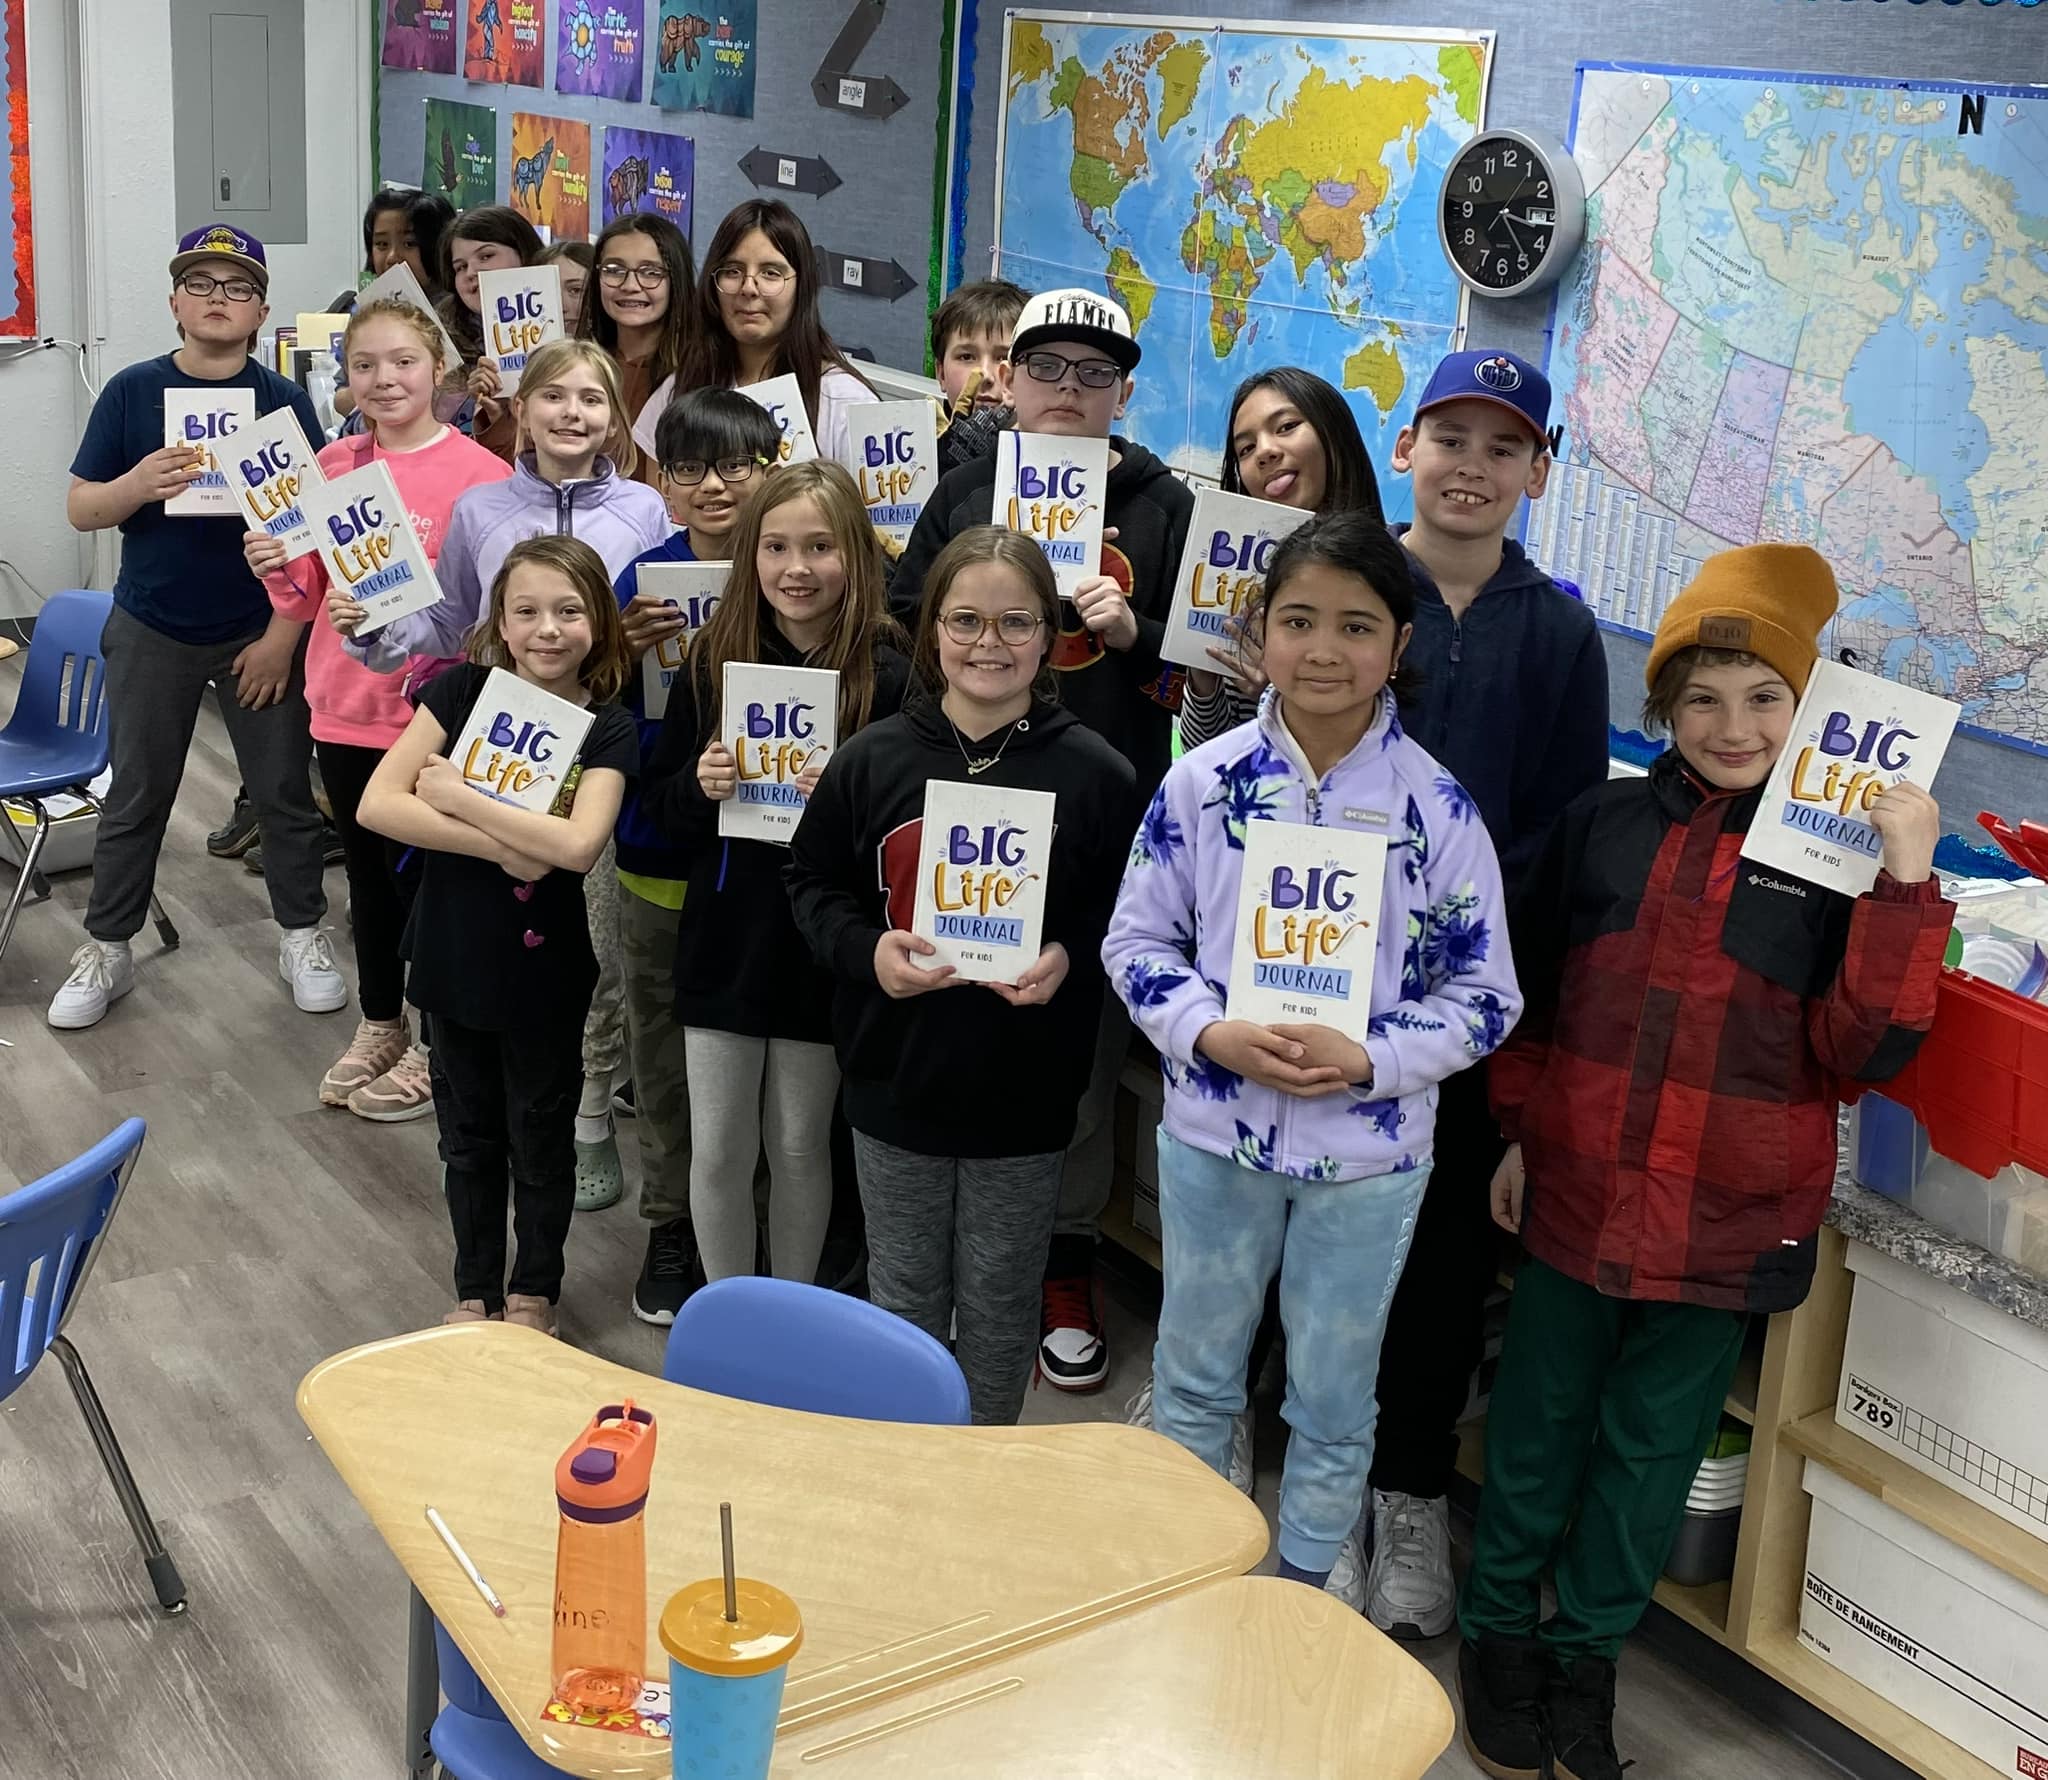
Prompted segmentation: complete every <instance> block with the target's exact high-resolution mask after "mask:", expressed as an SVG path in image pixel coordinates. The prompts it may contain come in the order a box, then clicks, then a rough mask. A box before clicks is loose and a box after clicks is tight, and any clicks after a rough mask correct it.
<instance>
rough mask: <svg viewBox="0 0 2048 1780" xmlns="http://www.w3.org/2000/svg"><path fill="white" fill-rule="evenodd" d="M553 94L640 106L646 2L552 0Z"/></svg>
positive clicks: (633, 0)
mask: <svg viewBox="0 0 2048 1780" xmlns="http://www.w3.org/2000/svg"><path fill="white" fill-rule="evenodd" d="M556 4H557V7H558V9H559V10H558V13H557V16H558V17H559V18H560V19H561V21H562V22H561V26H560V28H559V29H558V30H557V31H556V33H555V91H556V92H558V93H573V94H579V95H582V96H586V97H589V98H595V99H625V100H629V101H630V102H631V103H633V104H635V105H637V104H639V103H640V40H641V38H642V36H643V35H644V34H645V32H646V28H647V0H556Z"/></svg>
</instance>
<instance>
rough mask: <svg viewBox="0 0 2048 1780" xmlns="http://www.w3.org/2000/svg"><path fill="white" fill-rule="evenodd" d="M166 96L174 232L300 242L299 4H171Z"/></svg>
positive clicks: (302, 99)
mask: <svg viewBox="0 0 2048 1780" xmlns="http://www.w3.org/2000/svg"><path fill="white" fill-rule="evenodd" d="M171 96H172V107H173V116H175V117H176V118H177V120H178V125H177V132H176V136H175V140H174V145H173V149H172V171H173V179H174V182H175V193H176V198H177V205H178V229H179V232H180V233H183V232H184V231H186V230H188V229H195V228H197V227H198V226H199V225H200V224H201V223H207V222H215V221H219V222H229V223H233V224H235V225H236V226H237V227H238V228H244V229H247V230H248V231H249V232H250V233H251V234H253V235H256V236H258V237H259V238H260V239H262V240H263V241H266V242H272V243H276V242H298V241H304V240H305V239H306V21H305V8H304V5H303V0H171Z"/></svg>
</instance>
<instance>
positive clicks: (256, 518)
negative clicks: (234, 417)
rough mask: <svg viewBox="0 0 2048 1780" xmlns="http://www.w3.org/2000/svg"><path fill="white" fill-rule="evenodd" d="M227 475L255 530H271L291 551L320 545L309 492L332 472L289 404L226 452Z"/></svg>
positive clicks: (304, 552)
mask: <svg viewBox="0 0 2048 1780" xmlns="http://www.w3.org/2000/svg"><path fill="white" fill-rule="evenodd" d="M226 463H227V477H228V483H229V485H230V486H231V487H232V488H233V489H234V491H235V494H236V497H237V498H238V499H239V500H240V501H241V503H242V511H243V514H244V516H245V517H246V519H247V520H248V522H249V529H250V530H251V531H259V532H264V533H267V534H268V535H269V536H270V537H273V538H275V539H277V540H278V542H279V543H281V544H282V545H283V546H284V548H285V554H286V555H287V556H306V555H309V554H310V553H311V552H313V551H315V550H317V549H319V547H320V540H319V539H318V538H317V537H316V536H315V535H314V532H313V527H312V524H311V522H310V521H309V520H308V519H307V518H306V505H305V501H304V500H303V498H302V497H303V495H304V494H305V492H306V491H307V490H308V489H310V488H312V487H313V486H314V485H315V484H316V483H320V482H325V481H326V480H327V477H326V475H325V473H324V472H323V471H322V470H321V468H320V465H319V463H318V462H317V461H316V460H315V458H314V456H313V447H312V446H311V445H309V444H307V443H306V429H305V428H304V427H302V426H300V425H299V417H298V416H297V415H296V414H294V413H293V412H292V410H291V409H290V408H289V407H284V408H277V409H273V410H272V411H271V412H270V413H268V414H266V415H264V417H263V418H262V419H261V420H259V421H256V422H255V423H254V424H253V425H251V426H250V427H248V428H247V429H245V431H244V432H243V434H242V437H241V438H240V440H238V441H237V443H236V448H235V449H234V450H233V451H231V452H229V453H227V454H226Z"/></svg>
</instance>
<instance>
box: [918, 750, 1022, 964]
mask: <svg viewBox="0 0 2048 1780" xmlns="http://www.w3.org/2000/svg"><path fill="white" fill-rule="evenodd" d="M1057 801H1058V800H1057V799H1056V798H1055V797H1054V796H1053V794H1052V793H1051V792H1050V791H1018V790H1015V789H1013V788H1012V787H1010V786H1008V785H975V784H965V783H962V782H961V781H960V780H957V779H932V780H929V781H928V782H927V783H926V785H925V788H924V826H923V828H922V830H921V831H920V833H919V838H918V857H917V898H916V901H915V902H914V903H913V904H912V905H911V907H912V913H911V918H910V931H911V932H912V933H914V934H916V935H917V936H918V937H919V938H920V939H928V940H930V941H931V942H932V945H933V946H934V947H935V948H937V949H936V950H935V951H933V952H931V953H926V954H920V955H919V956H917V957H915V958H913V959H912V962H913V963H914V964H916V965H917V966H918V967H919V968H920V969H923V970H938V969H940V968H941V967H943V966H945V965H948V964H950V965H951V966H952V967H953V969H954V971H955V973H956V974H957V975H958V976H959V978H960V980H961V981H962V982H968V983H1014V982H1015V981H1016V980H1017V979H1018V978H1019V977H1021V976H1022V975H1023V974H1024V973H1025V972H1026V971H1027V970H1029V969H1030V968H1031V967H1032V965H1034V964H1036V963H1037V962H1038V942H1039V935H1040V933H1041V931H1042V929H1043V927H1044V922H1045V887H1046V877H1047V873H1048V870H1049V868H1050V864H1051V860H1052V829H1053V808H1054V805H1055V803H1056V802H1057Z"/></svg>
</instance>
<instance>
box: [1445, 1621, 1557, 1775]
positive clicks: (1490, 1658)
mask: <svg viewBox="0 0 2048 1780" xmlns="http://www.w3.org/2000/svg"><path fill="white" fill-rule="evenodd" d="M1551 1676H1552V1670H1551V1664H1550V1657H1549V1654H1548V1653H1547V1652H1546V1651H1545V1650H1544V1648H1543V1646H1542V1645H1540V1644H1538V1643H1537V1642H1536V1640H1535V1639H1534V1638H1482V1639H1481V1640H1480V1641H1479V1642H1478V1643H1477V1644H1474V1643H1471V1642H1470V1641H1467V1642H1464V1643H1461V1644H1460V1645H1459V1646H1458V1703H1459V1704H1460V1705H1461V1706H1463V1707H1464V1717H1465V1753H1466V1754H1467V1755H1469V1756H1471V1758H1472V1759H1473V1761H1474V1762H1475V1763H1477V1764H1478V1767H1479V1771H1480V1772H1481V1773H1482V1774H1491V1775H1492V1776H1493V1777H1494V1780H1539V1777H1540V1776H1542V1775H1544V1774H1545V1773H1547V1772H1548V1770H1547V1769H1546V1768H1545V1766H1544V1761H1543V1697H1544V1688H1545V1686H1546V1685H1547V1684H1548V1683H1549V1682H1550V1680H1551Z"/></svg>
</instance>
